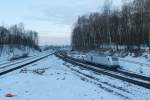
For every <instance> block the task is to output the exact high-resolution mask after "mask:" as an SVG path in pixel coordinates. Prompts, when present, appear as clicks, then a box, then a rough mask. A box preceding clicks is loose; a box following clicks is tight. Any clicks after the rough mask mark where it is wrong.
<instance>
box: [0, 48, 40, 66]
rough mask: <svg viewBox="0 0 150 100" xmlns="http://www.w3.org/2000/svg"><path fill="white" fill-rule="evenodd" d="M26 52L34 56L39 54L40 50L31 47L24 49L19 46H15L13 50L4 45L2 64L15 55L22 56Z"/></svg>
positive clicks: (0, 61) (0, 59)
mask: <svg viewBox="0 0 150 100" xmlns="http://www.w3.org/2000/svg"><path fill="white" fill-rule="evenodd" d="M25 53H26V54H28V56H34V55H37V54H39V51H37V50H34V49H30V48H28V49H24V50H23V49H19V48H13V49H12V51H11V50H10V48H9V47H7V46H4V48H3V50H2V51H1V55H0V64H1V63H5V62H8V61H9V60H10V59H11V58H12V57H14V56H22V55H23V54H25Z"/></svg>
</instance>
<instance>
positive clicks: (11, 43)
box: [0, 23, 39, 51]
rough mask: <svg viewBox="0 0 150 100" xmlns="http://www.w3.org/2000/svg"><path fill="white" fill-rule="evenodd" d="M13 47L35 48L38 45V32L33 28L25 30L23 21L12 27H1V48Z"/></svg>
mask: <svg viewBox="0 0 150 100" xmlns="http://www.w3.org/2000/svg"><path fill="white" fill-rule="evenodd" d="M6 46H7V47H9V48H10V50H11V49H13V48H21V49H22V48H25V47H29V48H34V49H37V50H39V47H38V33H37V32H35V31H32V30H25V28H24V25H23V23H19V24H17V25H13V26H10V27H7V28H6V27H4V26H1V27H0V50H1V51H2V50H3V48H4V47H6Z"/></svg>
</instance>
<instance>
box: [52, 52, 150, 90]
mask: <svg viewBox="0 0 150 100" xmlns="http://www.w3.org/2000/svg"><path fill="white" fill-rule="evenodd" d="M55 55H56V56H57V57H59V58H61V59H63V60H64V61H66V62H69V63H71V64H74V65H78V66H81V67H83V68H86V69H89V70H92V71H94V72H97V73H102V74H105V75H108V76H111V77H114V78H117V79H120V80H123V81H126V82H129V83H132V84H134V85H138V86H141V87H144V88H147V89H150V77H147V76H141V75H138V74H134V73H130V72H127V71H122V70H112V69H108V68H107V67H105V66H102V65H99V64H94V63H91V62H86V61H81V60H78V59H75V58H72V57H69V56H67V55H65V54H63V53H60V52H59V53H58V52H57V53H55Z"/></svg>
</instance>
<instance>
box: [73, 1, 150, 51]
mask: <svg viewBox="0 0 150 100" xmlns="http://www.w3.org/2000/svg"><path fill="white" fill-rule="evenodd" d="M114 2H115V0H114ZM122 47H123V49H124V50H133V49H135V48H136V49H138V50H141V49H142V48H143V47H144V48H145V47H149V48H150V0H132V1H130V2H125V3H124V4H123V5H122V6H121V8H114V7H112V3H111V2H109V1H108V2H105V4H104V6H103V10H102V12H96V13H91V14H88V15H83V16H80V17H79V18H78V20H77V22H76V23H75V25H74V28H73V31H72V48H73V50H91V49H112V48H113V49H115V50H120V49H121V48H122Z"/></svg>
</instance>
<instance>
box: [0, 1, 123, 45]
mask: <svg viewBox="0 0 150 100" xmlns="http://www.w3.org/2000/svg"><path fill="white" fill-rule="evenodd" d="M103 1H104V0H0V22H1V24H2V25H13V24H17V23H19V22H23V23H24V24H25V27H26V29H32V30H36V31H37V32H39V36H40V44H42V45H43V44H69V43H70V36H71V29H72V27H73V24H74V23H75V21H76V20H77V18H78V16H81V15H83V14H88V13H90V12H96V11H100V10H101V7H102V5H103ZM114 1H115V2H114V4H115V5H118V3H119V1H120V0H114Z"/></svg>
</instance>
